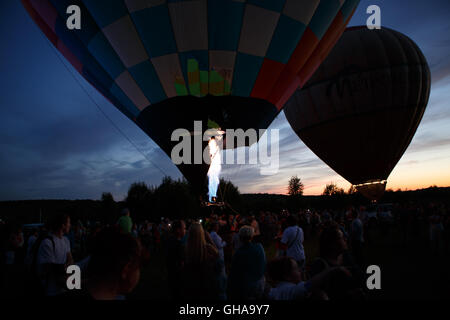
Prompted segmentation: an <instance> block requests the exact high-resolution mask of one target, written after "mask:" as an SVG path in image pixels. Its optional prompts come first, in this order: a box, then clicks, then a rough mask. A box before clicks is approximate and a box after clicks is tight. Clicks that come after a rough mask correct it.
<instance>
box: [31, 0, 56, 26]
mask: <svg viewBox="0 0 450 320" xmlns="http://www.w3.org/2000/svg"><path fill="white" fill-rule="evenodd" d="M30 3H31V5H32V6H33V8H34V9H35V10H36V12H37V13H39V15H40V16H41V19H42V20H44V21H45V22H46V23H47V25H48V26H49V28H50V29H51V30H52V31H53V32H54V33H56V31H55V29H56V28H55V27H56V19H57V18H58V12H57V11H56V10H55V8H54V7H53V5H52V4H50V2H48V1H46V0H30Z"/></svg>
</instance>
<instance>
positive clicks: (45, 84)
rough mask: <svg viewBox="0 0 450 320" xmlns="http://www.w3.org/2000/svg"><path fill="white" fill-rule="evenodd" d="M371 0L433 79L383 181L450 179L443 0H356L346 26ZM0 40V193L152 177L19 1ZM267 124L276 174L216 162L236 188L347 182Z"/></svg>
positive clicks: (80, 190)
mask: <svg viewBox="0 0 450 320" xmlns="http://www.w3.org/2000/svg"><path fill="white" fill-rule="evenodd" d="M371 4H377V5H379V6H380V7H381V9H382V25H383V26H386V27H391V28H393V29H396V30H398V31H400V32H403V33H405V34H406V35H408V36H410V37H411V38H412V39H413V40H414V41H416V42H417V44H418V45H419V46H420V47H421V48H422V50H423V51H424V53H425V56H426V57H427V59H428V62H429V64H430V67H431V70H432V77H433V86H432V96H431V100H430V104H429V107H428V109H427V112H426V114H425V117H424V119H423V123H422V124H421V126H420V128H419V130H418V132H417V134H416V137H415V138H414V140H413V143H412V144H411V146H410V148H409V149H408V151H407V153H406V154H405V156H404V157H403V159H402V160H401V162H400V163H399V165H398V167H397V168H396V169H395V170H394V172H393V174H392V175H391V179H390V181H391V182H390V183H391V186H392V187H402V186H406V187H408V186H413V185H417V186H421V185H422V184H423V185H426V184H431V183H432V182H429V181H431V180H430V179H433V177H436V178H437V177H441V178H442V172H443V170H444V172H447V173H448V174H447V175H445V174H444V178H445V177H447V180H443V181H444V182H440V180H439V181H437V180H436V179H435V180H433V181H437V182H436V184H445V183H446V182H445V181H447V182H448V183H447V184H448V185H450V172H449V171H450V170H449V169H448V168H450V166H449V164H450V111H449V110H450V109H449V105H448V101H449V99H450V19H449V17H450V1H448V0H428V1H421V0H415V1H411V0H410V1H407V0H401V1H393V0H389V1H361V4H360V6H359V8H358V10H357V12H356V13H355V16H354V18H353V20H352V21H351V23H350V25H360V24H365V21H366V19H367V14H366V13H365V11H366V8H367V7H368V6H369V5H371ZM0 39H1V43H2V46H1V48H0V72H1V77H0V90H1V91H0V93H1V94H0V200H16V199H40V198H57V199H61V198H66V199H77V198H78V199H79V198H92V199H98V198H99V197H100V196H101V193H102V192H103V191H110V192H112V193H113V194H114V196H115V198H116V199H117V200H121V199H122V198H123V197H124V195H125V194H126V191H127V189H128V187H129V185H130V184H131V183H132V182H135V181H145V182H146V183H148V184H158V183H159V181H160V180H161V178H162V174H161V172H160V170H159V169H157V168H156V167H155V166H154V165H153V164H152V163H150V162H149V161H148V160H147V159H146V158H144V156H143V155H142V154H141V153H140V152H138V151H137V150H136V148H135V147H134V146H133V145H131V144H130V143H129V141H127V139H125V138H124V137H123V136H122V135H121V134H120V133H119V132H118V131H117V130H116V128H115V127H114V126H113V125H112V124H111V123H110V122H109V121H108V120H107V119H106V118H105V116H104V115H103V114H102V113H101V112H100V111H99V110H98V108H97V107H96V106H95V104H94V103H93V102H92V101H91V100H90V98H89V96H88V95H87V94H86V93H85V92H84V91H83V89H82V88H80V86H79V85H78V83H77V82H76V81H75V80H74V78H73V75H72V74H71V73H70V72H69V71H68V70H67V69H66V67H65V66H64V65H63V64H62V63H61V62H60V61H59V59H58V58H57V56H56V53H55V50H54V49H53V48H52V47H50V46H49V43H48V41H47V40H46V39H45V38H44V37H43V36H42V34H41V32H40V30H39V29H38V28H37V26H36V25H35V24H34V23H33V22H32V21H31V19H30V18H29V17H28V15H27V14H26V12H25V10H24V9H23V8H22V5H21V4H20V1H18V0H14V1H1V2H0ZM66 64H67V63H66ZM71 70H72V69H71ZM72 71H73V70H72ZM73 74H75V73H74V72H73ZM75 76H76V77H77V79H78V80H80V82H81V83H82V85H83V87H84V88H85V89H86V90H88V92H89V93H90V95H91V96H92V97H93V99H94V100H95V101H96V103H98V105H99V106H100V108H101V109H102V110H103V112H105V113H106V114H107V115H108V117H110V118H111V119H112V121H113V123H114V124H115V125H116V126H117V127H119V128H120V129H121V130H122V131H123V132H124V133H125V134H126V136H127V137H129V138H130V139H131V140H132V141H133V142H134V143H135V144H136V145H137V146H138V147H139V149H140V150H141V152H144V153H145V154H146V155H147V158H149V159H152V162H153V163H156V164H157V165H158V166H159V167H160V168H161V169H162V170H163V171H165V172H166V173H167V174H169V175H171V176H173V177H175V178H178V177H181V175H180V173H179V172H178V170H177V169H176V167H175V166H174V165H172V163H171V162H170V159H169V158H168V157H167V156H166V155H165V154H164V153H163V152H162V151H161V150H160V149H159V148H158V147H157V146H156V144H154V143H153V142H152V141H151V140H150V139H149V138H148V137H147V136H146V135H145V134H144V133H143V132H142V131H141V130H140V129H139V128H137V127H136V126H135V125H134V124H133V123H132V122H131V121H130V120H128V119H127V118H126V117H124V116H123V115H122V114H121V113H120V112H119V111H117V110H116V109H115V108H114V107H113V106H112V105H111V104H110V103H109V102H107V101H106V100H105V99H104V98H103V97H102V96H101V95H99V94H98V93H97V92H96V91H95V90H94V89H93V88H92V87H91V86H90V85H89V84H87V83H86V82H85V81H84V79H82V78H81V77H80V76H79V75H78V74H75ZM271 128H279V129H280V130H281V131H280V135H281V138H282V143H281V146H282V147H281V149H280V157H281V162H280V172H279V174H277V175H274V176H261V175H260V174H259V167H258V166H247V167H246V168H242V167H237V166H228V167H225V170H224V176H225V177H227V178H229V179H231V180H233V182H235V183H236V184H237V185H238V186H239V187H240V189H241V191H243V192H285V186H286V184H287V179H288V178H289V177H290V176H291V175H295V174H297V175H299V176H300V177H302V178H303V180H304V183H305V185H306V187H307V189H306V192H307V193H309V194H314V193H320V190H321V189H322V188H323V186H324V185H325V183H327V182H330V181H334V182H337V183H338V184H340V185H342V186H343V187H346V186H348V183H346V182H345V180H343V179H342V178H341V177H339V176H338V175H336V174H335V173H334V172H333V171H332V170H331V169H329V168H328V167H327V166H326V165H325V164H324V163H323V162H322V161H321V160H319V159H318V158H317V157H316V156H315V155H314V154H313V153H312V152H311V151H309V150H308V149H307V148H306V147H305V146H304V145H303V144H302V143H301V141H300V140H299V139H298V137H297V136H296V135H295V134H294V133H293V132H292V130H291V129H290V127H289V125H288V123H287V121H286V119H285V118H284V115H283V114H282V113H281V114H280V116H279V117H278V118H277V119H276V120H275V121H274V123H273V124H272V126H271ZM436 168H439V170H438V171H436V170H437V169H436ZM445 170H446V171H445ZM408 179H409V180H408ZM427 179H428V180H427Z"/></svg>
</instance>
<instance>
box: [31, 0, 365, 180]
mask: <svg viewBox="0 0 450 320" xmlns="http://www.w3.org/2000/svg"><path fill="white" fill-rule="evenodd" d="M22 3H23V4H24V6H25V8H26V9H27V11H28V12H29V14H30V16H31V17H32V18H33V19H34V21H35V22H36V23H37V25H38V26H39V27H40V28H41V29H42V31H43V32H44V33H45V35H46V36H47V38H48V39H49V40H50V41H51V42H52V43H53V45H54V46H55V47H56V48H57V49H58V50H59V51H60V52H61V53H62V54H63V55H64V57H65V58H66V59H67V60H68V61H69V62H70V63H71V64H72V65H73V66H74V68H75V69H76V70H77V71H78V72H79V73H80V74H81V75H82V76H83V77H84V78H85V79H86V80H87V81H89V82H90V83H91V84H92V85H93V86H94V87H95V88H97V89H98V91H100V92H101V93H102V94H103V95H104V96H105V97H106V98H108V99H109V100H110V101H111V102H112V104H114V105H115V106H116V107H117V108H118V109H120V110H121V111H122V112H123V113H124V114H125V115H126V116H128V117H129V118H130V119H131V120H133V121H134V122H135V123H136V124H137V125H138V126H139V127H140V128H142V130H144V131H145V132H146V133H147V134H148V135H149V136H150V137H151V138H152V139H153V140H154V141H155V142H156V143H157V144H158V145H159V146H160V147H161V148H162V149H163V150H164V151H165V152H166V153H167V154H168V155H170V153H171V150H172V148H173V147H174V144H175V142H172V141H171V139H170V138H171V134H172V132H173V130H175V129H177V128H186V129H189V130H192V128H193V123H194V120H198V121H202V123H203V125H204V126H203V127H204V128H206V127H207V125H208V123H215V124H217V125H218V126H220V127H221V128H222V129H235V128H241V129H244V130H246V129H248V128H254V129H266V128H267V127H268V126H269V125H270V123H271V122H272V120H273V119H274V118H275V117H276V116H277V114H278V113H279V111H280V110H281V109H282V108H283V105H284V104H285V102H286V101H287V100H288V99H289V97H290V96H291V95H292V94H293V93H294V91H295V89H296V88H297V87H298V86H299V84H300V83H301V82H302V81H303V80H305V76H308V74H309V73H311V70H315V69H316V68H317V66H318V65H319V64H320V63H321V61H322V60H323V59H324V58H325V57H324V55H323V53H324V52H326V51H327V49H328V48H329V47H331V46H332V45H334V43H335V42H336V40H337V39H338V38H339V36H340V35H341V34H342V32H343V31H344V29H345V26H346V25H347V23H348V21H349V20H350V18H351V16H352V14H353V12H354V10H355V9H356V7H357V5H358V3H359V1H357V0H321V1H320V0H22ZM71 5H78V6H79V7H80V8H81V17H82V27H81V30H69V29H68V28H67V27H66V19H67V18H68V15H67V13H66V10H67V8H68V7H69V6H71ZM178 168H179V169H180V171H181V172H182V173H183V174H184V176H185V177H186V178H187V180H188V181H190V182H191V183H192V184H193V185H194V186H197V187H200V186H203V185H204V182H205V177H206V173H207V171H208V165H206V164H201V165H193V164H181V165H179V166H178Z"/></svg>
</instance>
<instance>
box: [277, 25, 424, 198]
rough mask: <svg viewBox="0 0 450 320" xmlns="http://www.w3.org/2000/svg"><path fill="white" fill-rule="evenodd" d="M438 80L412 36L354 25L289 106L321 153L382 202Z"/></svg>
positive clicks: (295, 123)
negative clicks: (432, 85) (433, 81)
mask: <svg viewBox="0 0 450 320" xmlns="http://www.w3.org/2000/svg"><path fill="white" fill-rule="evenodd" d="M430 84H431V81H430V70H429V67H428V64H427V62H426V60H425V57H424V55H423V54H422V52H421V50H420V49H419V47H418V46H417V45H416V44H415V43H414V42H413V41H412V40H411V39H410V38H408V37H407V36H405V35H403V34H401V33H399V32H397V31H394V30H391V29H388V28H383V29H381V30H368V29H367V28H366V27H353V28H348V29H347V30H346V31H345V32H344V34H343V35H342V37H341V38H340V40H339V41H338V42H337V44H336V45H335V46H334V48H333V49H332V50H331V53H330V54H329V56H328V57H327V58H326V59H325V60H324V62H323V63H322V64H321V65H320V67H319V68H318V69H317V71H316V72H315V73H314V75H313V76H312V77H311V78H310V80H309V81H308V82H307V83H306V84H305V85H304V86H303V88H301V89H299V90H297V92H296V93H295V94H294V95H293V96H292V98H291V99H290V101H289V102H288V103H287V104H286V106H285V109H284V111H285V114H286V117H287V119H288V121H289V123H290V124H291V127H292V128H293V129H294V131H295V132H296V133H297V135H298V136H299V137H300V139H301V140H302V141H303V142H304V143H305V144H306V145H307V146H308V147H309V148H310V149H311V150H312V151H313V152H314V153H315V154H316V155H317V156H318V157H319V158H320V159H322V160H323V161H324V162H325V163H327V164H328V165H329V166H330V167H331V168H332V169H333V170H335V171H336V172H337V173H338V174H340V175H341V176H343V177H344V178H345V179H347V180H348V181H349V182H351V183H352V184H353V185H355V186H356V187H357V189H358V190H359V191H360V192H361V193H363V194H364V195H365V196H366V197H368V198H369V199H372V200H376V199H379V198H380V197H381V195H382V194H383V193H384V189H385V186H386V180H387V178H388V176H389V174H390V173H391V171H392V170H393V169H394V167H395V165H396V164H397V162H398V161H399V160H400V158H401V157H402V155H403V153H404V152H405V151H406V148H407V147H408V145H409V144H410V142H411V140H412V138H413V136H414V133H415V132H416V129H417V127H418V125H419V123H420V121H421V119H422V116H423V114H424V112H425V108H426V106H427V103H428V98H429V95H430Z"/></svg>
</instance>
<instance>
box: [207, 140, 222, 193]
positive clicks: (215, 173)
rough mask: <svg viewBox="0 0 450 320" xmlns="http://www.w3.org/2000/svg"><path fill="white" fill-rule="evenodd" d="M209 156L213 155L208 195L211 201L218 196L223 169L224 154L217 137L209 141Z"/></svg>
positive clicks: (209, 172)
mask: <svg viewBox="0 0 450 320" xmlns="http://www.w3.org/2000/svg"><path fill="white" fill-rule="evenodd" d="M208 146H209V156H210V157H211V165H210V167H209V170H208V178H209V185H208V196H209V202H212V198H213V197H217V188H218V187H219V176H220V171H221V170H222V156H221V150H220V147H219V146H218V144H217V141H216V139H214V138H211V139H210V140H209V142H208Z"/></svg>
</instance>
